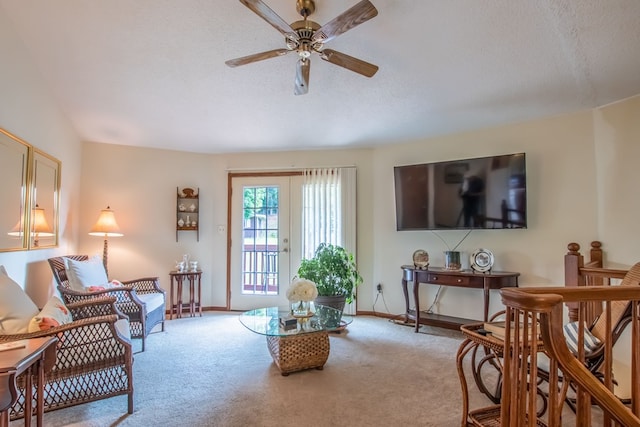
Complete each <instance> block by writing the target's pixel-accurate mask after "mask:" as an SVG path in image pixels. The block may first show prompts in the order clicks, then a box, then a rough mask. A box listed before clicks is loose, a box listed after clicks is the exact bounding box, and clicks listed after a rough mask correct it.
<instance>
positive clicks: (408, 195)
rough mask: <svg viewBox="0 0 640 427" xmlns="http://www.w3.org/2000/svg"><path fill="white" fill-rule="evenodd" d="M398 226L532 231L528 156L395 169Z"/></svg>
mask: <svg viewBox="0 0 640 427" xmlns="http://www.w3.org/2000/svg"><path fill="white" fill-rule="evenodd" d="M394 180H395V199H396V228H397V230H398V231H402V230H466V229H504V228H527V176H526V161H525V154H524V153H517V154H506V155H500V156H490V157H478V158H472V159H464V160H454V161H445V162H434V163H423V164H415V165H406V166H396V167H394Z"/></svg>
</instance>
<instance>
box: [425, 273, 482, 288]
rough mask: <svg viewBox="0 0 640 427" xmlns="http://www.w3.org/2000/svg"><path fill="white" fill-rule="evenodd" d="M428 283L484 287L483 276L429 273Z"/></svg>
mask: <svg viewBox="0 0 640 427" xmlns="http://www.w3.org/2000/svg"><path fill="white" fill-rule="evenodd" d="M428 283H433V284H438V285H450V286H463V287H464V286H472V287H478V286H479V287H482V277H479V276H478V277H474V276H458V275H452V274H446V273H444V274H438V273H429V278H428Z"/></svg>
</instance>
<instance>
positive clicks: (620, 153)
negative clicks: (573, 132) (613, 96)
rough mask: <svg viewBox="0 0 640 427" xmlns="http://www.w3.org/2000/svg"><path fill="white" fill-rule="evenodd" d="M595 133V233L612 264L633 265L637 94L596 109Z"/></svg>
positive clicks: (639, 250)
mask: <svg viewBox="0 0 640 427" xmlns="http://www.w3.org/2000/svg"><path fill="white" fill-rule="evenodd" d="M594 134H595V140H596V146H595V159H596V168H597V173H598V188H597V189H598V200H597V206H598V234H599V235H600V238H601V239H602V241H603V242H604V243H605V244H607V251H606V255H607V259H608V260H610V261H611V262H612V264H613V265H614V266H615V264H616V263H622V264H623V266H624V264H626V265H627V266H628V265H632V264H635V263H636V262H638V261H640V239H638V237H637V236H640V197H638V183H639V182H640V167H639V166H638V160H640V96H636V97H634V98H631V99H628V100H625V101H621V102H617V103H615V104H612V105H609V106H606V107H602V108H599V109H597V110H595V111H594ZM609 242H615V245H610V244H609Z"/></svg>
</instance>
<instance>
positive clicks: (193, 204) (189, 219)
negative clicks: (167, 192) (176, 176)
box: [176, 187, 200, 242]
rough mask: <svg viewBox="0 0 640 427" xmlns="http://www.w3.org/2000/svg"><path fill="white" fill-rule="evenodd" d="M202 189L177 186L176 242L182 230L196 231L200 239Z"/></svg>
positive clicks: (197, 238) (197, 237)
mask: <svg viewBox="0 0 640 427" xmlns="http://www.w3.org/2000/svg"><path fill="white" fill-rule="evenodd" d="M199 212H200V189H199V188H197V189H196V190H194V189H193V188H183V189H182V190H180V188H178V187H176V242H177V241H178V235H179V232H180V231H195V232H196V240H197V241H200V214H199Z"/></svg>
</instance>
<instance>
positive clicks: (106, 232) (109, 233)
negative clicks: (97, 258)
mask: <svg viewBox="0 0 640 427" xmlns="http://www.w3.org/2000/svg"><path fill="white" fill-rule="evenodd" d="M89 235H91V236H104V249H103V251H102V263H103V264H104V271H105V273H106V274H107V277H109V270H108V269H107V257H108V249H107V245H108V243H107V239H108V238H109V237H122V236H123V234H122V233H121V232H120V227H118V223H117V222H116V216H115V214H114V212H113V210H111V208H110V207H109V206H107V208H106V209H103V210H102V211H100V216H99V217H98V221H96V223H95V224H94V226H93V228H92V229H91V231H89Z"/></svg>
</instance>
